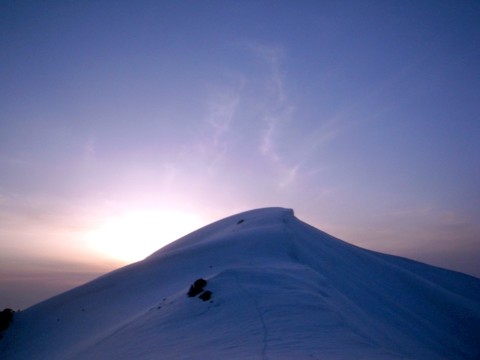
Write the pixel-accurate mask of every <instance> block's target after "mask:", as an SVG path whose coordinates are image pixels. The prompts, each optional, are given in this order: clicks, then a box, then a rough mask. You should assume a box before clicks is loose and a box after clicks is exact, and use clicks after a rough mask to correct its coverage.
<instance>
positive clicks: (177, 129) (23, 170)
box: [0, 1, 480, 307]
mask: <svg viewBox="0 0 480 360" xmlns="http://www.w3.org/2000/svg"><path fill="white" fill-rule="evenodd" d="M0 49H1V52H0V109H1V110H0V293H3V294H6V295H3V297H2V296H0V307H2V305H3V304H4V306H3V307H6V306H11V307H24V306H27V305H30V304H31V303H33V302H35V301H38V300H39V299H41V298H42V297H46V296H50V295H51V294H53V293H55V292H58V291H60V290H64V289H66V288H68V287H71V286H74V285H77V284H79V283H81V282H82V281H86V280H88V279H91V278H92V277H93V276H96V275H97V274H100V273H102V272H106V271H109V270H111V269H114V268H115V267H118V266H121V265H122V264H125V263H127V262H129V261H134V260H135V259H137V258H138V257H141V256H146V255H148V254H149V252H153V251H154V250H156V249H157V248H159V247H161V246H163V244H165V243H166V242H168V241H172V240H174V239H176V238H177V237H178V236H180V235H182V234H183V233H185V232H189V231H191V230H194V229H195V228H197V227H200V226H203V225H206V224H208V223H210V222H212V221H215V220H217V219H220V218H222V217H225V216H228V215H231V214H233V213H236V212H239V211H244V210H248V209H252V208H258V207H266V206H283V207H289V208H293V209H294V210H295V212H296V214H297V216H298V217H299V218H301V219H302V220H304V221H306V222H308V223H310V224H312V225H314V226H316V227H318V228H320V229H322V230H324V231H326V232H329V233H330V234H332V235H334V236H337V237H339V238H341V239H343V240H346V241H348V242H350V243H353V244H357V245H359V246H363V247H367V248H369V249H374V250H379V251H382V252H387V253H392V254H397V255H402V256H407V257H410V258H414V259H418V260H421V261H427V262H429V263H431V264H435V265H439V266H443V267H447V268H450V269H454V270H459V271H462V272H467V273H469V274H473V275H475V276H480V268H479V265H478V261H477V260H476V259H478V257H479V255H480V192H479V190H478V184H480V166H478V164H479V158H480V119H479V116H480V105H479V104H480V67H479V66H478V64H480V5H479V4H478V3H477V2H475V1H421V2H417V1H241V2H235V1H182V2H176V1H135V2H133V1H132V2H128V1H82V2H74V1H46V2H36V1H24V2H17V1H3V2H2V3H1V4H0ZM140 228H143V229H146V230H147V231H146V232H145V231H141V230H139V229H140ZM148 230H150V231H148ZM167 230H168V231H167ZM127 235H128V236H127ZM122 237H123V238H122ZM120 238H122V239H120ZM130 238H131V240H130V241H129V240H128V239H130ZM157 238H158V241H157V240H156V239H157ZM100 243H101V244H100ZM99 244H100V245H99ZM140 244H141V245H140ZM119 250H122V251H119ZM136 250H139V252H138V254H137V253H136ZM140 250H142V251H143V253H142V252H141V251H140ZM133 253H135V255H133ZM128 254H131V255H132V257H131V258H128V256H127V255H128ZM2 288H3V291H1V289H2Z"/></svg>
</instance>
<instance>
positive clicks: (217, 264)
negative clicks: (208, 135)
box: [0, 208, 480, 360]
mask: <svg viewBox="0 0 480 360" xmlns="http://www.w3.org/2000/svg"><path fill="white" fill-rule="evenodd" d="M134 240H135V239H132V241H134ZM198 278H204V279H206V280H207V285H206V286H205V290H208V291H211V292H212V298H211V299H210V300H207V301H202V300H201V299H199V298H198V297H188V296H187V292H188V289H189V287H190V285H191V284H192V283H193V282H194V281H195V280H196V279H198ZM14 320H15V321H14V323H13V324H12V326H11V328H9V329H8V331H7V332H6V334H5V337H4V339H3V340H1V341H0V358H1V359H3V360H9V359H16V360H18V359H48V360H55V359H62V360H64V359H205V358H209V359H355V360H359V359H479V358H480V345H479V344H480V280H479V279H477V278H474V277H471V276H467V275H464V274H461V273H457V272H453V271H448V270H443V269H440V268H436V267H432V266H429V265H425V264H421V263H418V262H414V261H411V260H407V259H404V258H399V257H395V256H389V255H385V254H380V253H376V252H372V251H369V250H365V249H361V248H358V247H355V246H353V245H350V244H347V243H345V242H343V241H341V240H338V239H336V238H334V237H332V236H330V235H328V234H326V233H324V232H322V231H320V230H317V229H315V228H313V227H311V226H309V225H307V224H306V223H304V222H302V221H300V220H298V219H297V218H295V217H294V215H293V211H292V210H289V209H282V208H266V209H258V210H252V211H248V212H245V213H241V214H238V215H235V216H231V217H228V218H226V219H223V220H220V221H218V222H216V223H213V224H211V225H209V226H206V227H204V228H202V229H200V230H198V231H196V232H193V233H191V234H190V235H187V236H185V237H184V238H181V239H179V240H177V241H176V242H174V243H172V244H170V245H168V246H166V247H164V248H162V249H161V250H159V251H157V252H155V253H154V254H152V255H151V256H150V257H148V258H146V259H145V260H143V261H140V262H138V263H135V264H132V265H129V266H126V267H124V268H121V269H119V270H116V271H114V272H111V273H109V274H107V275H104V276H103V277H100V278H98V279H96V280H94V281H92V282H90V283H87V284H85V285H83V286H80V287H78V288H75V289H73V290H71V291H68V292H66V293H63V294H61V295H58V296H56V297H53V298H51V299H49V300H47V301H44V302H42V303H39V304H37V305H35V306H33V307H31V308H29V309H27V310H25V311H22V312H20V313H18V314H16V317H15V319H14Z"/></svg>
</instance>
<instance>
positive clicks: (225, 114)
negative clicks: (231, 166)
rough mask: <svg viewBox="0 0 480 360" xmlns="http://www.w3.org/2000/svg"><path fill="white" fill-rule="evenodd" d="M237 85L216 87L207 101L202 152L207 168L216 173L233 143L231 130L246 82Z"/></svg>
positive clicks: (239, 81)
mask: <svg viewBox="0 0 480 360" xmlns="http://www.w3.org/2000/svg"><path fill="white" fill-rule="evenodd" d="M237 82H238V84H237V85H233V86H232V85H230V86H229V85H224V86H215V87H213V90H211V92H210V94H209V98H208V100H207V114H206V116H205V119H204V123H205V124H206V125H207V126H206V129H205V130H206V135H205V136H203V137H202V139H201V141H200V145H199V147H200V152H201V153H202V154H203V155H204V156H206V157H207V161H206V162H207V164H208V165H207V168H208V171H209V172H210V173H214V172H215V171H216V168H217V166H218V163H219V162H220V161H221V160H222V159H223V158H224V157H225V155H226V154H227V153H228V151H229V147H230V146H231V143H232V136H231V128H232V126H233V123H234V121H235V119H236V115H237V109H238V106H239V104H240V101H241V90H242V87H243V82H244V80H243V79H242V78H240V79H239V80H238V81H237Z"/></svg>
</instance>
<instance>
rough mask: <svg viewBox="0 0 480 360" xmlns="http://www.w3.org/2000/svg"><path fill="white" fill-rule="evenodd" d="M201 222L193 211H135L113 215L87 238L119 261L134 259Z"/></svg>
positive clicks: (141, 256)
mask: <svg viewBox="0 0 480 360" xmlns="http://www.w3.org/2000/svg"><path fill="white" fill-rule="evenodd" d="M201 225H202V222H201V220H200V219H199V218H198V217H197V216H195V215H193V214H189V213H184V212H175V211H150V210H148V211H132V212H128V213H125V214H123V215H121V216H117V217H112V218H109V219H108V220H106V221H105V222H104V223H103V225H101V226H100V227H99V228H97V229H95V230H93V231H91V232H89V233H88V235H87V241H88V244H89V246H90V247H91V248H92V249H93V250H94V251H96V252H99V253H101V254H103V255H105V256H108V257H111V258H115V259H117V260H121V261H125V262H134V261H138V260H142V259H143V258H145V257H147V256H148V255H150V254H152V253H153V252H155V251H156V250H158V249H160V248H161V247H163V246H165V245H167V244H169V243H170V242H172V241H175V240H177V239H179V238H180V237H182V236H184V235H186V234H188V233H190V232H192V231H194V230H196V229H198V228H200V227H201Z"/></svg>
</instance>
